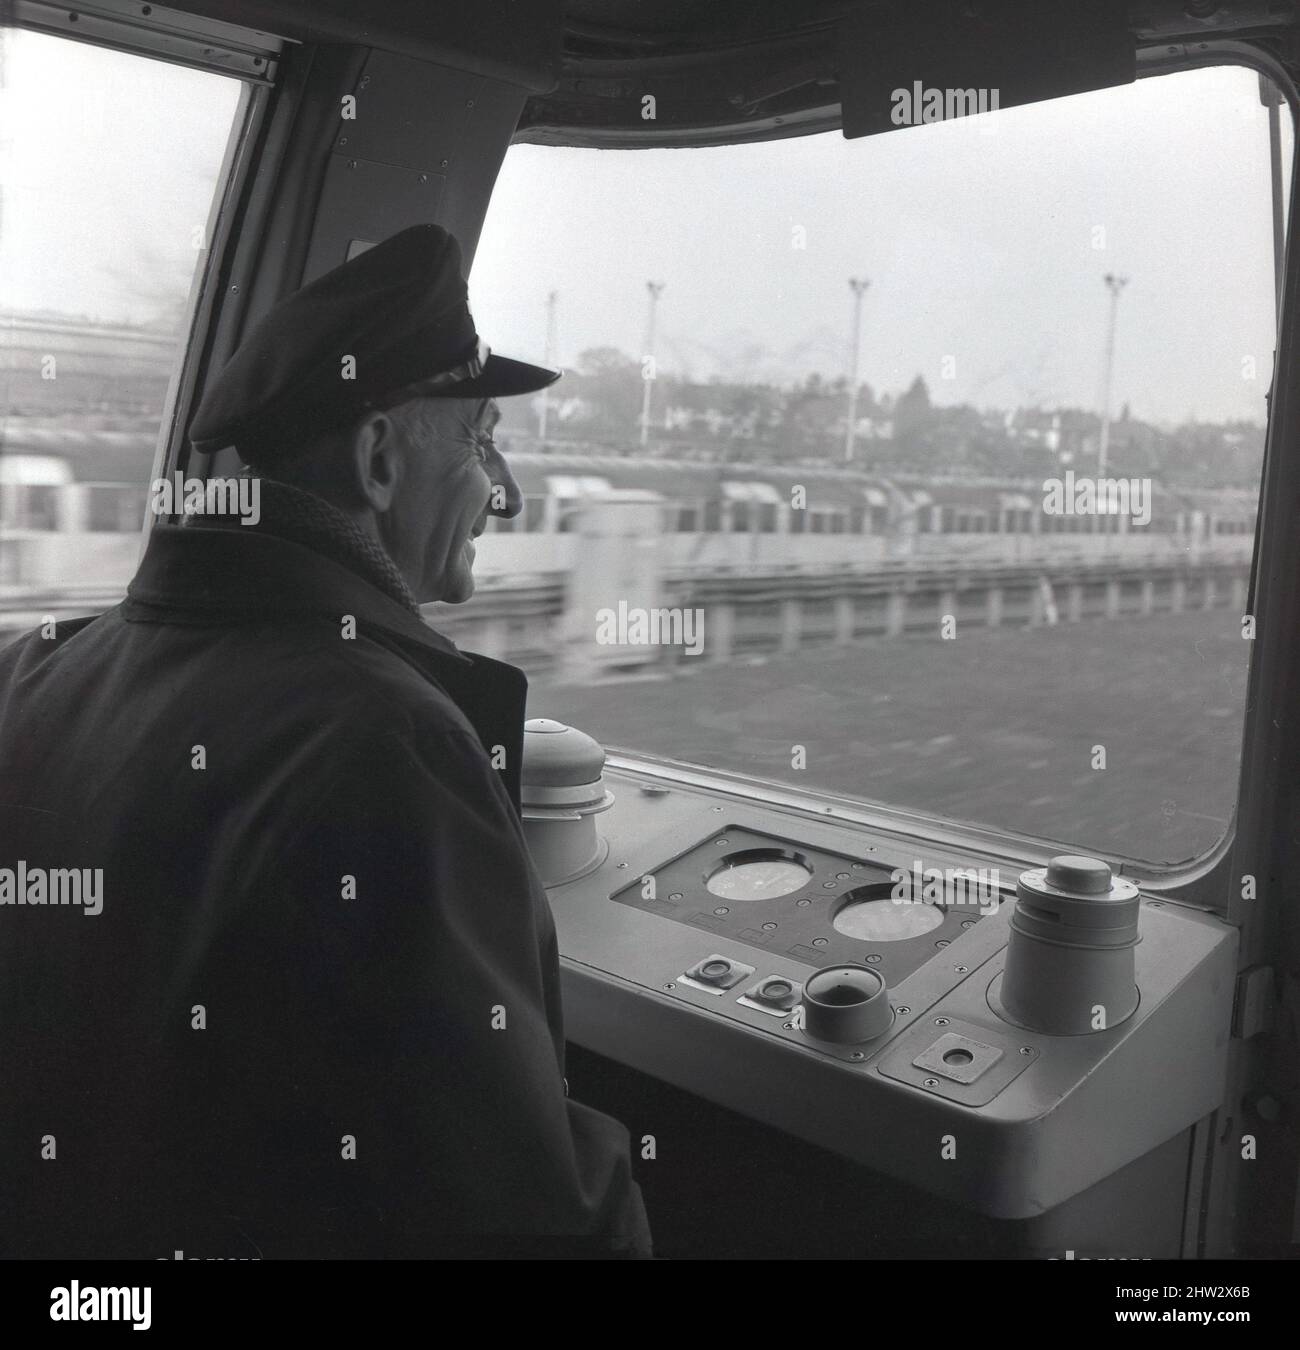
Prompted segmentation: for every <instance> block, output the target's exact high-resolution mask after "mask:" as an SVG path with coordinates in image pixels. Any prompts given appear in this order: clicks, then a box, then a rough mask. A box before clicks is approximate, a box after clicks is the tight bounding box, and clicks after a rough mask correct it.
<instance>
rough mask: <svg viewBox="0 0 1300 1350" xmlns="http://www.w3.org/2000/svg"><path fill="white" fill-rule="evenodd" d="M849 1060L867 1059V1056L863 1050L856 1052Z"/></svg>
mask: <svg viewBox="0 0 1300 1350" xmlns="http://www.w3.org/2000/svg"><path fill="white" fill-rule="evenodd" d="M849 1058H850V1059H866V1055H865V1054H864V1053H863V1052H862V1051H861V1050H855V1051H854V1052H853V1053H852V1054H851V1055H850V1056H849Z"/></svg>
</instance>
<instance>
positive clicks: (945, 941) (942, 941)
mask: <svg viewBox="0 0 1300 1350" xmlns="http://www.w3.org/2000/svg"><path fill="white" fill-rule="evenodd" d="M934 945H935V946H936V947H946V946H947V945H948V939H947V938H940V939H939V941H938V942H936V943H935V944H934Z"/></svg>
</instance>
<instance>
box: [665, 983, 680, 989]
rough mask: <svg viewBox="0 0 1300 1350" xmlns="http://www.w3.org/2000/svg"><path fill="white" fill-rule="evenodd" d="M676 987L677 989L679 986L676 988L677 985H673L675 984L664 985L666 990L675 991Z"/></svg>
mask: <svg viewBox="0 0 1300 1350" xmlns="http://www.w3.org/2000/svg"><path fill="white" fill-rule="evenodd" d="M676 987H677V986H676V985H673V984H666V985H664V988H665V989H675V988H676Z"/></svg>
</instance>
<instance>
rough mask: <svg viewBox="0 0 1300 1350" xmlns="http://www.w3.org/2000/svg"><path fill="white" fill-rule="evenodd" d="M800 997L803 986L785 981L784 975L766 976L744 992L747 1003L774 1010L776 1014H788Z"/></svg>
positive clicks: (792, 981)
mask: <svg viewBox="0 0 1300 1350" xmlns="http://www.w3.org/2000/svg"><path fill="white" fill-rule="evenodd" d="M802 997H803V985H801V984H796V983H795V981H794V980H787V979H786V978H785V976H784V975H768V976H767V977H766V978H764V979H761V980H759V982H758V983H757V984H751V985H750V986H749V988H748V989H746V990H745V998H746V1000H747V1001H748V1002H750V1003H758V1004H761V1005H762V1006H763V1007H764V1008H774V1009H776V1011H778V1012H789V1011H790V1009H791V1008H793V1007H794V1005H795V1004H796V1003H798V1002H799V1000H800V999H801V998H802Z"/></svg>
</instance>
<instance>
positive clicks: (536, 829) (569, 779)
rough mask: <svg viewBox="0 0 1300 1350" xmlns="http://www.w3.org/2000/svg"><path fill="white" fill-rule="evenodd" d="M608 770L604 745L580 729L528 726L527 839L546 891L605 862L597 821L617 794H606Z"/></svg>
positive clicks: (543, 723)
mask: <svg viewBox="0 0 1300 1350" xmlns="http://www.w3.org/2000/svg"><path fill="white" fill-rule="evenodd" d="M604 767H605V751H604V749H603V748H602V747H601V744H600V742H599V741H597V740H596V739H594V738H593V737H591V736H588V735H587V734H586V733H585V732H582V731H579V730H578V729H577V728H576V727H569V726H565V724H564V723H563V722H556V721H555V720H553V719H552V718H549V717H534V718H530V719H529V720H528V721H527V722H525V723H524V762H523V766H522V768H521V770H520V793H519V795H520V805H521V807H522V814H523V826H524V838H525V839H526V840H527V841H528V851H529V853H531V854H532V858H533V862H534V864H535V865H536V867H537V870H538V872H539V873H540V874H541V878H542V881H543V883H544V884H545V885H546V886H559V885H561V884H562V883H563V882H566V881H572V880H574V879H575V878H576V877H579V876H583V875H585V874H586V873H587V872H590V871H591V870H592V869H593V868H595V867H598V866H599V865H600V862H601V861H602V859H603V858H604V856H605V845H604V841H603V840H602V839H601V838H600V836H599V835H598V834H597V832H596V820H595V817H596V816H597V815H598V814H599V813H600V812H601V811H607V810H608V809H609V808H610V807H611V806H612V805H613V804H614V794H613V793H612V792H607V791H606V789H605V780H604V777H603V773H602V771H603V770H604Z"/></svg>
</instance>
